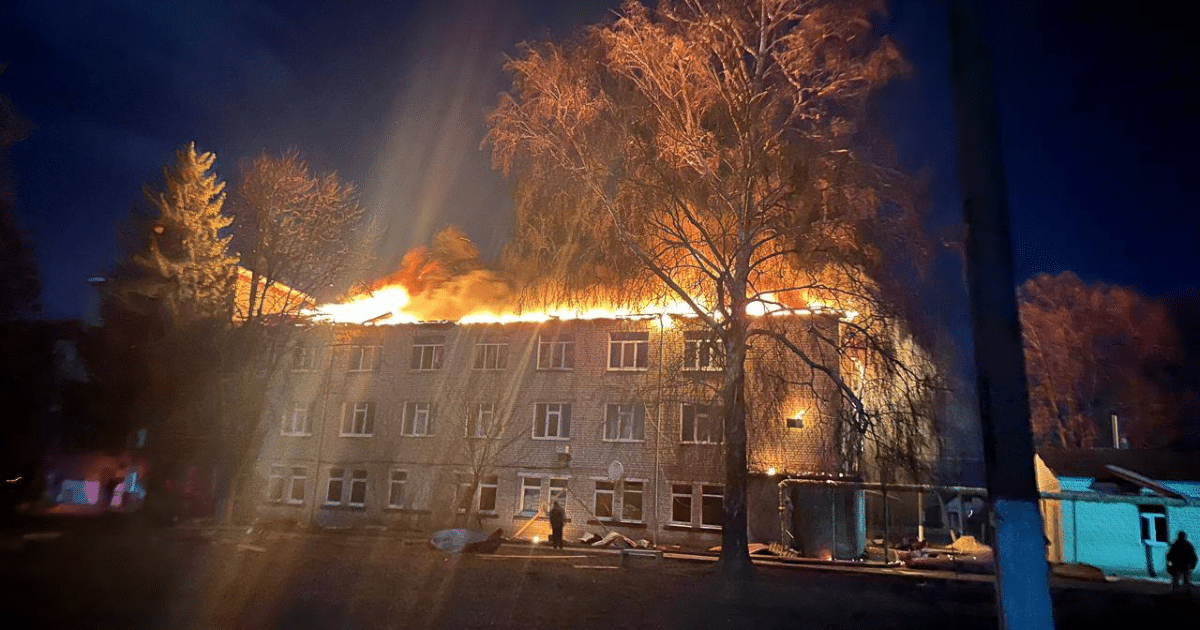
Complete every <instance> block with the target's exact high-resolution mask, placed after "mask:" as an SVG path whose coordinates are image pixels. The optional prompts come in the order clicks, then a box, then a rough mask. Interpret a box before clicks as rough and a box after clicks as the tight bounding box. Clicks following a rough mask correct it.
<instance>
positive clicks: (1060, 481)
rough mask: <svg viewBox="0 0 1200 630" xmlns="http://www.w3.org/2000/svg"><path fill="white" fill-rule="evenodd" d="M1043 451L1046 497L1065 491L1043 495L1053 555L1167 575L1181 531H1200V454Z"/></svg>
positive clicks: (1116, 570)
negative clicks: (1168, 556) (1171, 550)
mask: <svg viewBox="0 0 1200 630" xmlns="http://www.w3.org/2000/svg"><path fill="white" fill-rule="evenodd" d="M1039 456H1040V457H1039V462H1038V465H1037V467H1038V484H1039V489H1040V490H1041V491H1042V492H1043V496H1045V495H1046V493H1051V496H1061V497H1063V498H1061V499H1054V500H1045V499H1044V500H1043V501H1042V514H1043V518H1044V520H1045V526H1046V537H1047V539H1048V540H1049V541H1050V547H1049V549H1048V552H1049V553H1048V556H1049V559H1050V560H1051V561H1054V562H1066V563H1082V564H1090V565H1093V566H1095V567H1098V568H1100V569H1102V570H1103V571H1104V572H1105V573H1107V574H1110V575H1118V576H1128V577H1137V578H1164V577H1166V553H1167V548H1168V547H1169V546H1170V543H1171V541H1174V540H1175V535H1176V533H1177V532H1179V531H1181V530H1182V531H1186V532H1187V533H1188V534H1190V535H1191V537H1192V538H1193V539H1194V538H1197V537H1200V453H1196V452H1170V451H1148V450H1114V449H1098V450H1091V451H1077V452H1064V451H1056V450H1043V451H1042V452H1041V453H1040V454H1039ZM1042 462H1044V464H1042Z"/></svg>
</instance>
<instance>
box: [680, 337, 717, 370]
mask: <svg viewBox="0 0 1200 630" xmlns="http://www.w3.org/2000/svg"><path fill="white" fill-rule="evenodd" d="M724 367H725V351H724V349H723V348H722V346H721V341H720V339H717V338H716V337H714V336H713V334H712V333H710V332H708V331H702V330H689V331H684V333H683V369H685V370H700V371H719V370H721V369H723V368H724Z"/></svg>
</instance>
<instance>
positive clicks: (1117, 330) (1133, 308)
mask: <svg viewBox="0 0 1200 630" xmlns="http://www.w3.org/2000/svg"><path fill="white" fill-rule="evenodd" d="M1019 304H1020V313H1021V332H1022V338H1023V341H1024V346H1025V363H1026V366H1027V371H1028V373H1029V391H1030V405H1031V420H1032V421H1033V431H1034V438H1035V439H1036V441H1037V443H1038V444H1039V445H1043V446H1056V447H1059V448H1065V449H1088V448H1092V447H1093V446H1095V445H1096V444H1097V442H1098V438H1099V436H1101V435H1105V434H1106V433H1107V427H1108V426H1109V425H1108V419H1109V417H1110V415H1111V414H1117V415H1118V416H1120V417H1121V418H1122V419H1123V420H1124V426H1123V429H1124V430H1126V431H1128V433H1127V436H1128V437H1129V438H1130V442H1131V443H1133V444H1135V445H1136V446H1140V447H1147V446H1163V445H1165V444H1166V443H1168V442H1169V440H1170V438H1171V437H1172V433H1173V431H1174V429H1175V428H1176V427H1172V426H1171V422H1170V416H1171V413H1170V412H1171V408H1172V405H1173V400H1172V397H1171V396H1170V395H1169V394H1168V392H1167V391H1166V389H1165V387H1164V383H1165V379H1164V377H1165V374H1164V372H1165V369H1166V367H1167V366H1168V364H1169V363H1170V362H1171V361H1172V360H1173V359H1174V357H1176V356H1177V354H1178V351H1179V348H1178V345H1177V343H1178V342H1177V333H1176V331H1175V328H1174V325H1173V323H1172V321H1171V316H1170V313H1169V312H1168V310H1167V308H1166V307H1165V306H1164V305H1162V304H1160V303H1157V302H1154V301H1152V300H1149V299H1147V298H1145V297H1143V296H1141V295H1138V294H1137V293H1136V292H1134V291H1132V290H1131V289H1127V288H1124V287H1116V286H1108V285H1103V284H1095V285H1088V284H1085V283H1084V282H1083V281H1082V280H1080V279H1079V277H1078V276H1076V275H1075V274H1073V273H1071V272H1063V273H1062V274H1059V275H1057V276H1051V275H1048V274H1041V275H1038V276H1037V277H1035V278H1031V279H1029V280H1027V281H1026V282H1025V283H1024V284H1023V285H1021V287H1020V290H1019ZM1103 443H1105V444H1110V443H1111V442H1109V441H1107V440H1104V441H1103Z"/></svg>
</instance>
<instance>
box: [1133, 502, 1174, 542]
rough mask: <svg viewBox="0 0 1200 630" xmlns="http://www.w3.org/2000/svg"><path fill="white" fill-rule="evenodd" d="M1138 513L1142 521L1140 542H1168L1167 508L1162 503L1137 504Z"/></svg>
mask: <svg viewBox="0 0 1200 630" xmlns="http://www.w3.org/2000/svg"><path fill="white" fill-rule="evenodd" d="M1138 515H1139V516H1140V517H1141V521H1142V542H1144V543H1146V544H1151V545H1153V544H1156V543H1162V544H1168V543H1170V542H1171V541H1170V539H1169V538H1168V535H1167V508H1166V507H1165V506H1162V505H1139V506H1138Z"/></svg>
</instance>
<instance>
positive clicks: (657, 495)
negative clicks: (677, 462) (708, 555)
mask: <svg viewBox="0 0 1200 630" xmlns="http://www.w3.org/2000/svg"><path fill="white" fill-rule="evenodd" d="M666 336H667V329H666V327H665V326H664V325H663V314H662V313H659V314H658V387H657V388H656V389H657V390H658V400H657V401H656V402H655V408H656V410H655V415H656V418H655V423H654V425H655V426H654V523H653V524H652V525H651V526H650V527H651V529H650V544H652V545H654V547H656V548H657V547H658V530H659V526H658V521H659V517H660V516H661V513H660V510H661V504H660V503H659V501H661V499H662V489H661V488H660V487H659V486H660V485H661V478H660V475H659V459H658V458H659V450H660V446H661V444H662V414H663V409H662V379H663V362H664V361H665V360H666V358H667V357H666V355H665V354H663V338H664V337H666ZM644 515H645V510H644V509H643V516H644Z"/></svg>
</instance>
